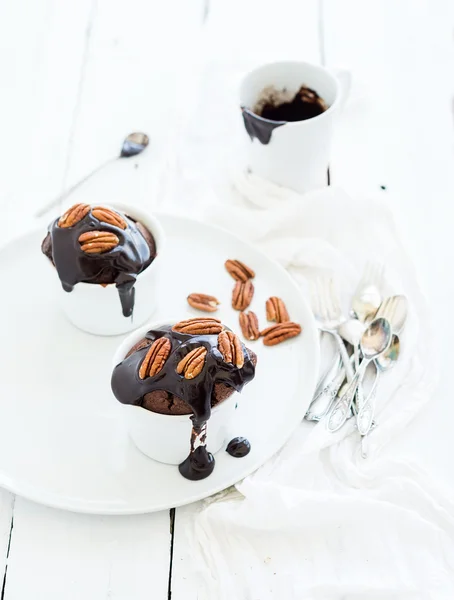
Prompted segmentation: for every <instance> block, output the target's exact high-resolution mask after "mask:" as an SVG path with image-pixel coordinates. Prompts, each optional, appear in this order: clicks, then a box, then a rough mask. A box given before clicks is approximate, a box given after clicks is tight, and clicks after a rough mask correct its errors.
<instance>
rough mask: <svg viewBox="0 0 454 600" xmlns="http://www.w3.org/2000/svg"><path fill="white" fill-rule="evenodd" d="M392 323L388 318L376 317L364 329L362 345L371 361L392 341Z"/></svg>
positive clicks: (365, 354)
mask: <svg viewBox="0 0 454 600" xmlns="http://www.w3.org/2000/svg"><path fill="white" fill-rule="evenodd" d="M391 336H392V332H391V325H390V324H389V321H387V320H386V319H382V318H379V319H375V320H374V321H372V323H371V324H370V325H369V326H368V327H367V329H366V330H365V331H364V333H363V335H362V337H361V342H360V347H361V352H362V353H363V356H364V358H365V359H366V360H367V361H369V360H372V359H373V358H376V357H377V356H378V355H379V354H382V353H383V352H384V351H385V350H386V349H387V348H388V346H389V344H390V342H391Z"/></svg>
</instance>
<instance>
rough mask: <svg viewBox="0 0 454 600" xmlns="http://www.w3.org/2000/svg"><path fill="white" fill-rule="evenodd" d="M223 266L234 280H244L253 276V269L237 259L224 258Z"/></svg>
mask: <svg viewBox="0 0 454 600" xmlns="http://www.w3.org/2000/svg"><path fill="white" fill-rule="evenodd" d="M225 268H226V269H227V271H228V272H229V274H230V275H231V276H232V277H233V279H236V281H243V282H245V281H247V280H248V279H254V277H255V273H254V271H253V270H252V269H251V268H250V267H248V266H247V265H245V264H244V263H242V262H241V261H239V260H230V259H229V260H226V261H225Z"/></svg>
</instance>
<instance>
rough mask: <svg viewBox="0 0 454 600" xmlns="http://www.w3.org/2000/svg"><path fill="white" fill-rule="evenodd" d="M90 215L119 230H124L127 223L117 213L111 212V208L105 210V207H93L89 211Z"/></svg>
mask: <svg viewBox="0 0 454 600" xmlns="http://www.w3.org/2000/svg"><path fill="white" fill-rule="evenodd" d="M91 214H92V215H93V216H94V217H95V218H96V219H98V221H101V222H102V223H108V224H109V225H114V226H115V227H119V228H120V229H126V227H127V223H126V221H125V220H124V219H123V217H122V216H121V215H119V214H118V213H117V212H115V211H113V210H112V209H111V208H106V207H105V206H94V207H93V208H92V209H91Z"/></svg>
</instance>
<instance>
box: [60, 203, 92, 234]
mask: <svg viewBox="0 0 454 600" xmlns="http://www.w3.org/2000/svg"><path fill="white" fill-rule="evenodd" d="M89 212H90V206H89V205H88V204H74V206H71V208H68V210H67V211H66V212H65V213H64V214H63V215H62V216H61V217H60V218H59V220H58V226H59V227H63V228H66V227H72V226H73V225H77V223H79V221H82V219H83V218H84V217H86V216H87V215H88V213H89Z"/></svg>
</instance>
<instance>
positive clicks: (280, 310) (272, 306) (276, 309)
mask: <svg viewBox="0 0 454 600" xmlns="http://www.w3.org/2000/svg"><path fill="white" fill-rule="evenodd" d="M266 318H267V319H268V321H276V323H285V322H287V321H290V316H289V314H288V312H287V308H286V306H285V304H284V301H283V300H281V299H280V298H278V297H277V296H271V298H268V300H267V301H266Z"/></svg>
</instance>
